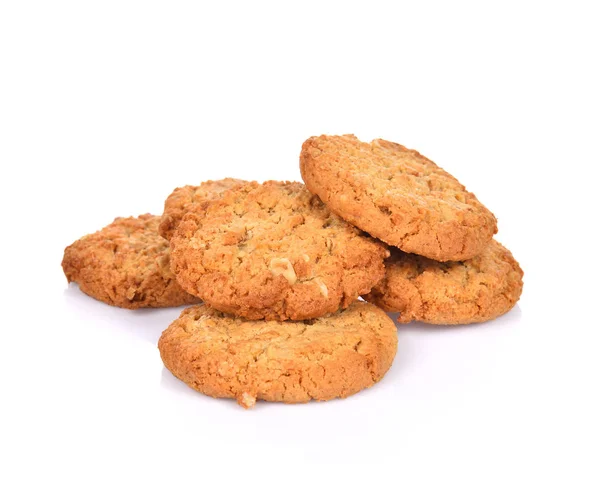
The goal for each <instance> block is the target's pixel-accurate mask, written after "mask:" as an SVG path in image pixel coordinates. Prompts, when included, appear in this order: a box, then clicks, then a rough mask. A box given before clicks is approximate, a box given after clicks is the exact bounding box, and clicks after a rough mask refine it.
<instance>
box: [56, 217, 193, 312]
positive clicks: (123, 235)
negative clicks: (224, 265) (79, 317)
mask: <svg viewBox="0 0 600 482" xmlns="http://www.w3.org/2000/svg"><path fill="white" fill-rule="evenodd" d="M159 221H160V217H159V216H153V215H151V214H143V215H141V216H139V217H137V218H134V217H129V218H116V219H115V220H114V221H113V222H112V223H111V224H109V225H108V226H106V227H105V228H103V229H101V230H100V231H97V232H96V233H93V234H88V235H87V236H84V237H82V238H81V239H79V240H78V241H75V242H74V243H73V244H71V245H70V246H68V247H67V248H65V253H64V257H63V261H62V267H63V271H64V272H65V276H66V277H67V280H68V281H69V282H71V281H73V282H75V283H77V284H78V285H79V288H80V289H81V291H83V292H84V293H86V294H87V295H89V296H91V297H92V298H95V299H97V300H99V301H103V302H104V303H108V304H109V305H113V306H118V307H121V308H129V309H136V308H144V307H156V308H157V307H167V306H180V305H185V304H190V303H197V302H198V301H199V300H198V299H197V298H196V297H195V296H192V295H190V294H188V293H186V292H185V291H184V290H183V289H182V288H181V287H180V286H179V285H178V284H177V281H176V280H175V276H174V275H173V273H172V272H171V270H170V268H169V243H168V242H167V241H166V240H164V239H163V238H161V237H160V236H159V234H158V231H157V228H158V223H159Z"/></svg>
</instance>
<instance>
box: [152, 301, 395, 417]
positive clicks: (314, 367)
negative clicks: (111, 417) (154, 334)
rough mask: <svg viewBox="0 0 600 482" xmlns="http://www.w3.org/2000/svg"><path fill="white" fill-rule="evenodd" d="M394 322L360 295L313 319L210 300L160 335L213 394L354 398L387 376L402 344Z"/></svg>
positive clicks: (187, 373) (182, 371) (167, 359)
mask: <svg viewBox="0 0 600 482" xmlns="http://www.w3.org/2000/svg"><path fill="white" fill-rule="evenodd" d="M397 343H398V341H397V332H396V326H395V325H394V322H393V321H392V320H391V319H390V318H389V317H388V316H387V315H386V314H385V312H383V311H382V310H380V309H379V308H377V307H375V306H373V305H370V304H368V303H363V302H360V301H356V302H354V303H353V304H352V305H350V306H349V307H348V309H346V310H344V311H341V312H339V313H336V314H333V315H328V316H325V317H322V318H317V319H314V320H310V321H298V322H279V321H265V320H260V321H247V320H244V319H241V318H236V317H234V316H232V315H226V314H224V313H222V312H219V311H216V310H213V309H211V308H208V307H207V306H205V305H202V306H193V307H191V308H188V309H186V310H184V311H183V312H182V313H181V315H180V317H179V318H178V319H177V320H175V321H174V322H173V323H172V324H171V326H169V327H168V328H167V329H166V330H165V331H164V332H163V334H162V336H161V337H160V340H159V342H158V348H159V350H160V355H161V357H162V359H163V362H164V364H165V366H166V367H167V368H168V369H169V370H170V371H171V373H173V375H175V376H176V377H177V378H179V379H180V380H182V381H183V382H185V383H186V384H188V385H189V386H190V387H192V388H193V389H195V390H198V391H199V392H202V393H204V394H206V395H210V396H211V397H219V398H235V399H236V400H237V401H238V403H239V404H240V405H241V406H243V407H244V408H250V407H252V406H253V405H254V404H255V402H256V400H257V399H260V400H268V401H272V402H286V403H297V402H307V401H309V400H313V399H314V400H331V399H333V398H336V397H341V398H344V397H347V396H349V395H352V394H354V393H356V392H358V391H359V390H362V389H363V388H367V387H369V386H371V385H373V384H374V383H376V382H378V381H379V380H381V378H382V377H383V376H384V374H385V373H386V372H387V370H388V369H389V368H390V366H391V364H392V361H393V359H394V356H395V354H396V349H397Z"/></svg>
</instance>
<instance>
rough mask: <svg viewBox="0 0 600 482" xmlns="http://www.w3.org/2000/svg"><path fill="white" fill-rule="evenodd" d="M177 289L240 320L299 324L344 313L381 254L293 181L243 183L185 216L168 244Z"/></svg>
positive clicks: (378, 273) (369, 280) (376, 271)
mask: <svg viewBox="0 0 600 482" xmlns="http://www.w3.org/2000/svg"><path fill="white" fill-rule="evenodd" d="M171 251H172V255H171V269H172V270H173V272H174V273H175V275H176V277H177V281H178V282H179V284H181V286H183V288H184V289H185V290H186V291H188V292H190V293H193V294H195V295H197V296H198V297H199V298H201V299H202V300H204V302H205V303H206V304H207V305H209V306H211V307H213V308H215V309H218V310H221V311H224V312H226V313H232V314H235V315H237V316H242V317H244V318H248V319H252V320H257V319H263V318H265V319H271V320H306V319H310V318H316V317H318V316H322V315H324V314H326V313H333V312H335V311H337V310H338V309H340V308H345V307H346V306H348V305H349V304H350V303H351V302H352V301H354V300H355V299H357V298H358V296H359V295H361V294H364V293H368V292H369V291H370V290H371V288H372V287H373V286H375V284H377V283H378V282H379V281H380V280H381V279H382V278H383V275H384V271H385V268H384V264H383V260H384V259H385V258H386V257H387V256H389V251H388V250H387V249H386V247H385V246H384V245H383V244H382V243H380V242H379V241H376V240H374V239H373V238H371V237H370V236H368V235H366V234H365V233H363V232H362V231H360V230H358V229H356V228H355V227H354V226H351V225H349V224H348V223H346V222H345V221H344V220H343V219H341V218H339V217H338V216H336V215H335V214H333V213H331V211H329V209H327V207H326V206H325V205H324V204H323V203H322V202H321V201H320V200H319V198H318V197H317V196H314V195H313V194H311V193H310V192H308V190H307V189H306V187H305V186H304V185H303V184H301V183H297V182H275V181H269V182H266V183H264V184H258V183H256V182H249V183H246V184H244V185H242V186H239V187H237V188H233V189H229V190H227V191H226V192H224V193H223V196H222V198H221V199H218V200H215V201H213V202H211V203H210V204H208V205H207V206H206V209H204V210H203V211H201V212H199V213H188V214H187V215H185V216H184V218H183V220H182V221H181V223H180V224H179V227H178V228H177V230H176V232H175V234H174V236H173V237H172V238H171Z"/></svg>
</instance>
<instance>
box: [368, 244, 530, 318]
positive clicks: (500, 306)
mask: <svg viewBox="0 0 600 482" xmlns="http://www.w3.org/2000/svg"><path fill="white" fill-rule="evenodd" d="M386 266H387V269H386V276H385V278H384V280H383V281H382V282H381V283H379V284H378V285H377V286H376V287H375V288H374V289H373V290H372V291H371V293H370V294H368V295H365V296H364V298H365V299H366V300H368V301H370V302H371V303H374V304H376V305H377V306H379V307H381V308H383V309H384V310H386V311H399V312H400V315H399V317H398V321H400V322H404V323H408V322H409V321H411V320H418V321H424V322H425V323H433V324H438V325H459V324H467V323H476V322H481V321H487V320H491V319H493V318H496V317H498V316H500V315H502V314H504V313H506V312H507V311H508V310H510V309H511V308H512V307H513V306H514V305H515V304H516V303H517V301H518V300H519V297H520V296H521V291H522V290H523V270H521V268H520V266H519V263H517V261H516V260H515V258H513V256H512V254H511V252H510V251H509V250H508V249H506V248H505V247H504V246H502V245H501V244H500V243H498V242H497V241H495V240H492V241H491V242H490V244H488V245H487V246H486V247H485V249H484V250H483V252H482V253H481V254H479V255H478V256H476V257H474V258H472V259H469V260H467V261H459V262H447V263H440V262H438V261H433V260H431V259H427V258H423V257H422V256H418V255H414V254H406V253H402V252H401V251H398V250H393V251H392V256H391V257H390V258H389V259H388V260H386Z"/></svg>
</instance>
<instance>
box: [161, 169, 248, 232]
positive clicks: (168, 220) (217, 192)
mask: <svg viewBox="0 0 600 482" xmlns="http://www.w3.org/2000/svg"><path fill="white" fill-rule="evenodd" d="M245 182H246V181H242V180H240V179H232V178H231V177H228V178H225V179H221V180H219V181H206V182H203V183H202V184H200V185H199V186H183V187H178V188H177V189H175V190H174V191H173V192H172V193H171V194H170V195H169V197H168V198H167V200H166V201H165V210H164V212H163V215H162V218H161V220H160V224H159V226H158V232H159V234H160V235H161V236H162V237H163V238H165V239H171V237H172V236H173V232H174V231H175V229H177V226H178V225H179V223H180V221H181V218H183V215H184V214H185V213H189V212H195V213H199V212H201V211H202V210H203V209H205V204H206V202H207V201H212V200H213V199H217V198H219V197H221V195H222V194H223V192H224V191H226V190H227V189H230V188H232V187H237V186H241V185H242V184H244V183H245Z"/></svg>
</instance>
